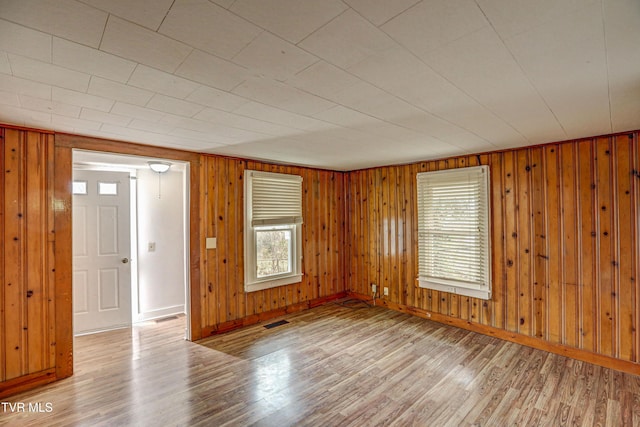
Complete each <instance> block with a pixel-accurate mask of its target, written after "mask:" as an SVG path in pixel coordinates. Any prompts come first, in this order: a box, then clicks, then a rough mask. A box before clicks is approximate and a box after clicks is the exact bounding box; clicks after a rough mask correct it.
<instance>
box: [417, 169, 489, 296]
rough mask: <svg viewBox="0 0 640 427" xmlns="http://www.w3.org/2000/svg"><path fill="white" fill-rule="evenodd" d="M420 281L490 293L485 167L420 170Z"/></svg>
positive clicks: (455, 289) (432, 285) (478, 293)
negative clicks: (435, 170) (433, 170)
mask: <svg viewBox="0 0 640 427" xmlns="http://www.w3.org/2000/svg"><path fill="white" fill-rule="evenodd" d="M417 184H418V257H419V259H418V266H419V277H418V280H419V284H420V286H421V287H426V288H431V289H437V290H441V291H445V292H452V293H457V294H462V295H468V296H474V297H478V298H484V299H489V298H490V297H491V284H490V278H491V260H490V242H489V209H490V206H489V193H488V187H489V168H488V166H476V167H469V168H460V169H449V170H445V171H437V172H424V173H419V174H418V176H417Z"/></svg>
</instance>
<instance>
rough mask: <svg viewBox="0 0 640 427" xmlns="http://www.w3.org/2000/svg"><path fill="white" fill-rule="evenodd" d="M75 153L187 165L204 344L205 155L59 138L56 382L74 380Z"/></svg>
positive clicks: (194, 291)
mask: <svg viewBox="0 0 640 427" xmlns="http://www.w3.org/2000/svg"><path fill="white" fill-rule="evenodd" d="M73 149H82V150H89V151H98V152H105V153H112V154H125V155H135V156H145V157H157V158H165V159H169V160H177V161H183V162H187V163H189V168H188V169H189V191H188V195H189V223H188V224H187V226H188V227H189V232H188V233H187V236H188V239H189V286H188V290H189V298H188V299H187V301H186V303H187V305H188V316H189V324H190V328H189V329H190V336H189V337H188V338H189V339H190V340H191V341H195V340H198V339H200V338H202V323H201V316H200V314H201V293H202V286H203V284H202V278H203V276H202V275H201V274H200V272H201V271H203V262H204V260H203V258H202V257H201V254H202V253H204V239H203V238H202V233H201V229H202V228H203V224H202V221H201V214H200V213H201V209H202V204H203V197H204V196H203V194H202V190H201V188H202V187H203V184H202V182H203V176H202V169H203V168H202V155H201V154H198V153H193V152H189V151H181V150H175V149H171V148H163V147H152V146H148V145H141V144H134V143H128V142H119V141H112V140H107V139H100V138H92V137H85V136H78V135H70V134H62V133H60V134H56V136H55V143H54V156H53V165H50V167H49V171H50V173H51V174H52V175H51V176H50V179H52V180H53V183H54V185H53V195H52V196H53V197H52V201H53V202H52V203H53V215H54V229H55V244H54V257H55V317H56V321H55V330H56V377H57V378H58V379H61V378H65V377H68V376H71V375H72V374H73V305H72V300H71V298H72V295H73V286H72V276H73V254H72V249H71V245H72V230H73V227H72V216H71V214H72V212H71V208H72V203H71V201H72V199H71V184H72V181H73V174H72V173H73V155H72V150H73Z"/></svg>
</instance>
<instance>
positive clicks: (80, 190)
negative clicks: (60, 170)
mask: <svg viewBox="0 0 640 427" xmlns="http://www.w3.org/2000/svg"><path fill="white" fill-rule="evenodd" d="M72 192H73V194H75V195H85V196H86V195H87V181H79V180H75V181H73V191H72Z"/></svg>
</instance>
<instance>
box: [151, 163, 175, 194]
mask: <svg viewBox="0 0 640 427" xmlns="http://www.w3.org/2000/svg"><path fill="white" fill-rule="evenodd" d="M147 163H148V164H149V168H150V169H151V170H152V171H154V172H155V173H157V174H158V199H161V198H162V189H161V188H160V176H161V175H162V174H163V173H165V172H167V171H168V170H169V168H170V167H171V163H169V162H160V161H158V160H153V161H150V162H147Z"/></svg>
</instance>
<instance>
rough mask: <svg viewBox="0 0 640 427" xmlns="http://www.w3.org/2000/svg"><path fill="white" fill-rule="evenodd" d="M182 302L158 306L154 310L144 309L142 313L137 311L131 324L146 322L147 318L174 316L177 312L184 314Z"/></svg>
mask: <svg viewBox="0 0 640 427" xmlns="http://www.w3.org/2000/svg"><path fill="white" fill-rule="evenodd" d="M184 313H185V309H184V304H180V305H174V306H171V307H164V308H158V309H155V310H150V311H145V312H143V313H138V314H137V316H136V320H134V322H133V324H134V325H135V324H136V323H142V322H147V321H149V320H155V319H161V318H163V317H170V316H176V315H178V314H184Z"/></svg>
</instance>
